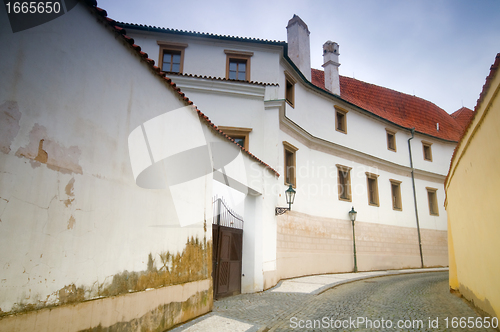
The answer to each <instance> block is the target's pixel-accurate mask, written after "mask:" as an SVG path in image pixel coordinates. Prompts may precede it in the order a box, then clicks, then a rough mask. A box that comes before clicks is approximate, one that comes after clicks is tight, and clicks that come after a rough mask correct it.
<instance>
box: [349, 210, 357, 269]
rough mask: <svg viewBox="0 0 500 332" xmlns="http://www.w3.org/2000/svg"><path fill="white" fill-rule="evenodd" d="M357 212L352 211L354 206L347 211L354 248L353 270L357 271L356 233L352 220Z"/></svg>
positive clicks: (354, 219) (353, 220)
mask: <svg viewBox="0 0 500 332" xmlns="http://www.w3.org/2000/svg"><path fill="white" fill-rule="evenodd" d="M357 214H358V213H357V212H356V211H354V206H353V207H352V209H351V211H349V219H351V221H352V244H353V248H354V272H358V263H357V262H356V235H355V234H354V222H355V221H356V215H357Z"/></svg>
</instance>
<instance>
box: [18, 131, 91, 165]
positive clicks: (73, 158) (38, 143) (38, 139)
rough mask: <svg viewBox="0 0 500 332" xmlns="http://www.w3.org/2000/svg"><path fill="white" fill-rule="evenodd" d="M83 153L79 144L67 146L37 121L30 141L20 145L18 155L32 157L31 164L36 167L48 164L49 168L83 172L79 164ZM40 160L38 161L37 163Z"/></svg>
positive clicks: (31, 132)
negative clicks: (52, 137) (54, 138)
mask: <svg viewBox="0 0 500 332" xmlns="http://www.w3.org/2000/svg"><path fill="white" fill-rule="evenodd" d="M80 155H81V151H80V148H78V147H77V146H70V147H69V148H68V147H65V146H63V145H61V144H59V143H58V142H57V141H55V140H53V139H51V138H49V137H48V135H47V128H45V127H44V126H41V125H39V124H38V123H35V125H34V126H33V128H32V129H31V131H30V134H29V143H28V145H26V146H25V147H20V148H19V149H18V150H17V152H16V156H18V157H24V158H28V159H31V160H32V161H33V162H31V166H32V167H33V168H36V167H38V166H40V164H42V163H43V164H46V165H47V167H48V168H50V169H52V170H55V171H58V172H61V173H65V174H70V173H78V174H82V167H81V166H80V164H79V158H80ZM37 162H38V163H37Z"/></svg>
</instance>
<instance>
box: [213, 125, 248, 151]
mask: <svg viewBox="0 0 500 332" xmlns="http://www.w3.org/2000/svg"><path fill="white" fill-rule="evenodd" d="M217 128H219V129H220V130H222V131H223V132H224V133H225V134H226V135H227V136H229V137H231V138H232V139H235V138H243V139H244V140H245V143H244V144H243V148H245V150H247V151H248V146H249V144H250V143H249V137H250V132H251V131H252V128H242V127H226V126H218V127H217ZM238 145H239V144H238ZM240 146H241V145H240Z"/></svg>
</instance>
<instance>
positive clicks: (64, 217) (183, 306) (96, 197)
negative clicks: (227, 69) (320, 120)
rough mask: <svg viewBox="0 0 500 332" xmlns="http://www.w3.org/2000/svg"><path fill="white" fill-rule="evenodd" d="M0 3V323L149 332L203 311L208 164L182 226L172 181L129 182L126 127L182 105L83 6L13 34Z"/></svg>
mask: <svg viewBox="0 0 500 332" xmlns="http://www.w3.org/2000/svg"><path fill="white" fill-rule="evenodd" d="M4 8H5V7H2V9H0V40H1V41H2V48H1V49H0V58H1V59H2V61H0V72H1V73H2V75H1V79H0V251H1V252H2V255H1V257H0V269H1V274H0V275H1V280H0V314H1V316H2V318H0V330H2V331H3V330H5V331H15V330H16V329H19V330H34V329H31V328H28V327H26V328H24V327H20V326H26V325H17V324H25V323H26V324H36V327H37V328H36V330H43V329H44V328H45V327H46V329H47V330H48V331H56V330H58V329H61V328H62V326H61V323H62V322H64V324H65V327H64V328H65V329H66V330H68V329H69V330H75V331H76V330H78V329H82V330H89V329H90V330H92V329H95V328H98V326H100V327H103V328H104V327H106V328H108V327H109V328H110V329H109V330H114V329H115V330H117V329H118V327H116V326H117V325H116V324H134V326H144V328H146V329H150V330H154V329H155V328H157V327H158V326H162V328H163V327H167V325H165V324H167V323H165V322H162V319H164V320H166V321H170V322H171V323H172V324H175V323H178V322H180V321H182V320H186V319H190V318H192V317H195V316H196V315H199V314H201V313H204V312H207V311H208V310H210V308H211V303H212V300H211V299H212V293H211V231H210V225H211V216H212V213H211V199H212V197H211V196H212V192H211V183H212V176H211V175H207V176H205V177H202V178H201V179H202V180H203V181H202V182H203V185H202V186H200V188H199V190H200V191H201V193H202V195H201V201H200V200H197V201H192V202H191V201H186V204H198V205H201V206H204V207H205V209H204V210H203V209H202V210H203V211H202V213H201V214H196V215H194V213H193V215H192V218H193V220H196V221H197V222H196V223H195V224H193V225H191V226H189V227H184V228H181V227H180V225H179V223H178V221H177V220H176V216H175V209H174V206H173V202H172V195H171V193H170V191H169V190H168V189H166V190H148V189H142V188H139V187H138V186H137V185H136V184H135V181H134V176H133V174H132V170H131V166H130V159H129V153H128V143H127V142H128V141H127V138H128V135H129V134H130V132H131V131H132V130H133V129H134V128H136V127H137V126H140V125H141V124H142V123H144V122H145V121H147V120H150V119H152V118H154V117H156V116H158V115H161V114H163V113H165V112H168V111H171V110H174V109H177V108H180V107H183V106H185V104H184V103H183V102H182V101H181V100H180V98H179V96H178V95H177V93H174V92H173V91H172V90H170V89H169V88H168V87H167V86H166V84H165V83H164V82H163V81H162V79H161V78H159V77H157V76H155V75H153V74H152V72H151V70H150V69H149V67H148V66H147V65H146V64H145V63H144V62H141V60H140V58H139V57H138V56H137V55H136V54H135V53H134V52H133V51H131V50H130V49H129V48H128V46H127V45H125V44H124V43H123V42H122V41H121V39H120V38H118V37H117V36H115V34H114V32H111V31H110V30H109V29H108V28H105V27H104V25H102V24H101V23H99V22H96V19H97V18H96V17H95V16H93V14H91V13H90V10H89V9H88V8H87V7H85V6H84V5H83V4H81V3H80V4H78V5H77V6H76V7H75V8H74V9H73V10H71V11H70V12H69V13H68V14H65V15H63V16H61V17H60V18H58V19H56V20H53V21H50V22H48V23H46V24H43V25H40V26H37V27H35V28H32V29H29V30H25V31H22V32H18V33H16V34H13V33H12V31H11V29H10V26H9V25H8V22H9V21H8V19H7V16H6V13H5V9H4ZM76 27H77V28H76ZM190 121H195V122H196V121H198V122H199V118H198V115H197V114H196V113H195V112H193V115H192V119H191V120H190ZM189 126H190V123H180V124H179V125H178V126H177V130H178V132H177V136H176V137H177V138H178V139H189V130H187V129H186V127H189ZM198 196H200V195H198ZM204 220H205V221H206V222H205V223H204ZM188 282H194V284H195V285H196V286H195V290H193V289H191V288H189V287H190V286H186V287H187V288H185V287H184V286H182V285H183V284H186V283H188ZM175 284H179V286H173V287H174V288H171V287H168V286H169V285H175ZM186 285H188V284H186ZM175 287H181V288H182V289H190V290H189V291H185V290H180V291H174V290H173V289H177V288H175ZM150 288H154V289H155V290H154V291H145V290H147V289H150ZM171 292H172V293H171ZM129 293H131V294H129ZM163 294H181V295H182V296H181V295H168V296H164V295H163ZM115 296H116V297H115ZM151 297H154V298H155V300H154V301H153V302H151ZM103 298H104V299H103ZM89 300H90V301H89ZM100 303H106V304H102V305H103V306H104V307H102V308H98V306H100V305H101V304H100ZM151 303H154V306H153V307H152V306H151ZM44 308H46V309H44ZM39 309H40V310H39ZM33 310H37V311H33ZM114 310H117V311H118V313H119V314H115V313H113V312H114ZM19 312H24V314H21V315H16V316H12V315H10V314H12V313H19ZM132 313H136V314H137V315H138V316H133V315H132ZM145 315H146V316H147V317H146V316H145ZM144 317H146V318H144ZM62 318H64V320H63V319H62ZM67 318H68V319H71V321H68V320H67ZM20 321H23V322H24V323H20ZM153 322H154V324H153ZM73 323H74V324H75V325H72V324H73ZM80 323H81V325H79V324H80ZM156 323H158V324H157V325H155V324H156ZM11 324H14V325H11ZM162 324H163V325H162ZM169 324H170V323H169ZM12 326H16V328H15V329H12V328H11V327H12ZM27 326H30V325H27ZM68 326H69V327H68ZM78 326H81V327H78ZM113 326H115V327H116V328H115V327H113Z"/></svg>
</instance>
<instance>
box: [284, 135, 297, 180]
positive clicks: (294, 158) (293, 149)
mask: <svg viewBox="0 0 500 332" xmlns="http://www.w3.org/2000/svg"><path fill="white" fill-rule="evenodd" d="M298 150H299V148H297V147H295V146H294V145H292V144H290V143H288V142H287V141H283V165H284V167H283V180H284V183H285V185H287V186H288V185H290V184H291V185H292V187H293V188H296V187H297V172H296V170H297V153H296V152H297V151H298ZM287 152H288V153H291V154H292V166H290V167H292V169H293V174H292V176H291V180H292V181H291V182H293V183H289V182H287V178H288V177H289V176H288V175H289V174H288V167H289V166H287Z"/></svg>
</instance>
